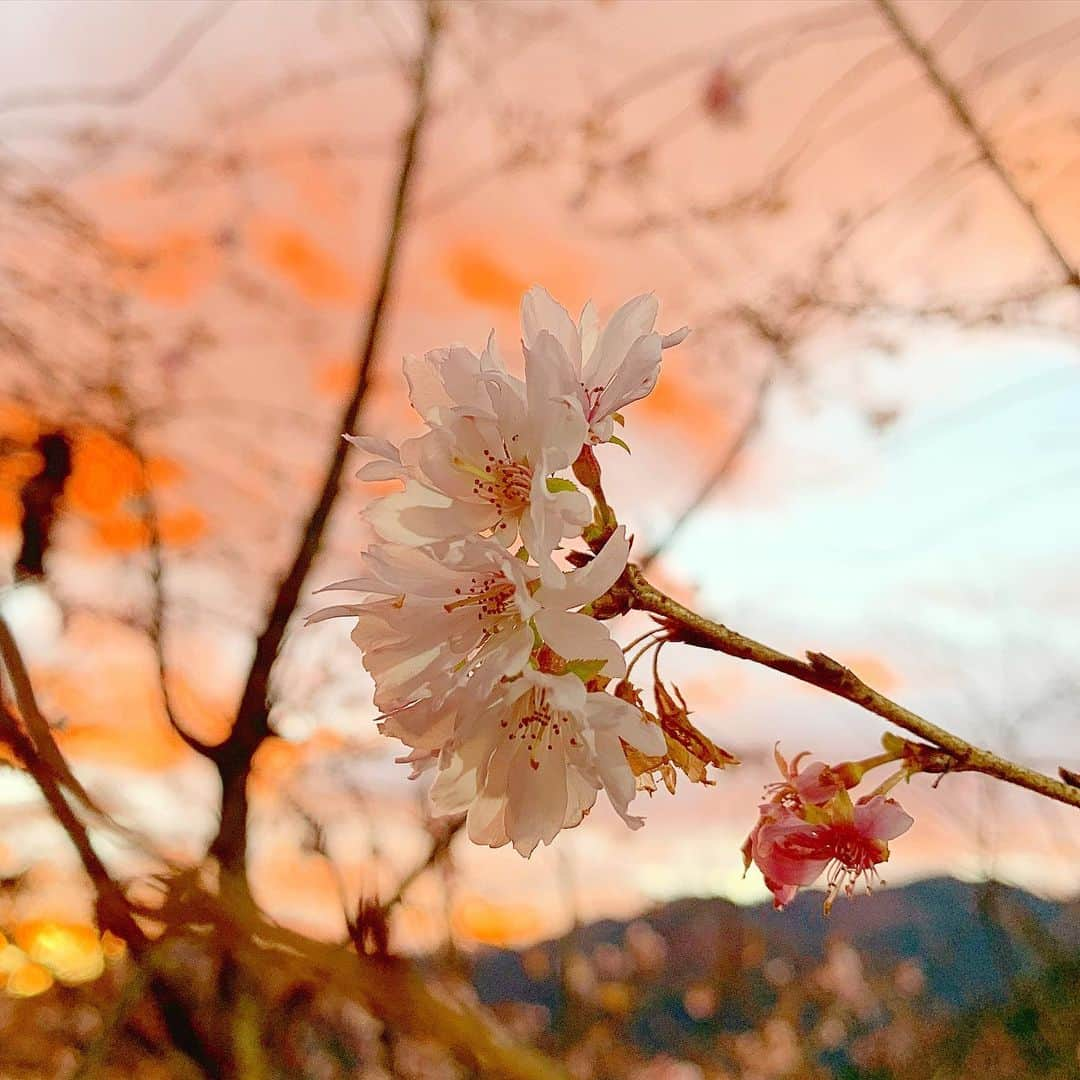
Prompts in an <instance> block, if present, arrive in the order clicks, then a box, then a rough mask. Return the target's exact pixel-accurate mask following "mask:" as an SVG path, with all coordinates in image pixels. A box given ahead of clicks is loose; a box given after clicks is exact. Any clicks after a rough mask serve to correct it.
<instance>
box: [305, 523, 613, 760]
mask: <svg viewBox="0 0 1080 1080" xmlns="http://www.w3.org/2000/svg"><path fill="white" fill-rule="evenodd" d="M629 552H630V542H629V540H628V539H627V536H626V530H625V529H624V528H622V527H620V528H618V529H617V530H616V531H615V532H614V533H613V534H612V536H611V537H610V539H609V540H608V541H607V543H606V544H605V545H604V547H603V548H602V549H601V550H600V552H599V553H598V554H597V555H596V557H595V558H593V559H592V560H591V561H590V562H588V563H587V564H586V565H585V566H582V567H578V568H576V569H574V570H571V571H570V572H569V573H566V574H563V575H560V576H561V577H562V581H561V582H560V583H559V585H558V586H557V587H551V586H547V585H545V584H544V583H543V582H542V580H540V572H539V569H538V568H537V567H534V566H528V565H527V564H526V563H524V562H523V561H522V560H521V559H518V558H516V557H515V556H513V555H510V554H509V553H508V552H507V551H506V549H505V548H503V547H502V546H501V545H500V544H498V543H496V542H495V541H494V540H490V539H484V538H479V537H471V538H468V539H465V540H458V541H451V542H445V543H442V544H439V545H433V546H429V547H421V548H412V547H406V546H403V545H399V544H380V545H376V546H374V547H372V548H370V549H369V550H368V551H366V552H364V553H363V555H361V562H362V563H363V565H364V569H365V570H366V571H367V573H366V574H365V575H364V576H363V577H357V578H351V579H349V580H347V581H339V582H336V583H335V584H333V585H329V586H327V587H326V590H346V591H356V592H360V593H365V594H366V599H364V600H362V601H361V602H360V603H356V604H340V605H336V606H333V607H328V608H323V609H322V610H320V611H317V612H315V613H314V614H313V615H311V616H310V618H309V620H308V621H309V622H320V621H322V620H324V619H330V618H335V617H341V616H344V617H352V618H355V619H356V626H355V628H354V629H353V632H352V640H353V642H354V643H355V644H356V645H357V646H358V647H359V648H360V649H361V651H362V653H363V662H364V666H365V667H366V668H367V670H368V672H369V673H370V675H371V676H372V678H373V679H374V680H375V705H376V706H377V707H378V708H379V709H380V710H382V711H383V712H384V713H388V714H390V713H396V712H397V711H399V710H404V709H408V708H410V707H414V706H416V705H417V703H419V702H427V708H429V709H430V710H431V711H433V712H435V713H438V712H439V710H440V709H442V708H443V707H444V705H445V702H446V699H447V697H448V696H449V695H450V694H451V693H452V692H454V691H455V690H456V689H458V688H460V687H461V686H462V685H464V683H465V682H467V681H472V682H473V683H474V685H473V687H472V693H473V694H474V695H476V694H478V693H479V694H480V695H481V696H482V695H483V694H484V693H487V692H488V691H490V690H491V688H492V687H493V686H494V685H495V683H497V682H498V681H499V680H500V679H502V678H505V677H511V676H515V675H518V674H520V672H521V670H522V668H523V667H524V666H525V665H526V664H527V663H528V662H529V660H530V657H531V656H532V654H533V651H534V650H535V649H536V648H538V647H539V646H540V645H544V646H546V647H547V648H548V649H549V650H551V652H552V653H554V654H555V655H558V656H560V657H563V658H565V659H567V660H572V659H582V660H591V661H598V662H600V663H599V666H597V668H596V673H597V674H603V675H604V676H605V677H608V678H618V677H619V676H620V675H622V673H623V672H624V671H625V661H624V658H623V654H622V650H621V649H620V648H619V647H618V646H617V645H616V644H615V643H614V641H612V639H611V635H610V634H609V633H608V631H607V628H606V627H605V626H604V624H603V623H600V622H598V621H597V620H596V619H592V618H590V617H589V616H587V615H584V614H580V613H578V612H576V611H573V610H572V609H574V608H580V607H582V606H584V605H585V604H588V603H589V602H591V601H592V600H595V599H596V598H597V597H598V596H601V595H603V594H604V593H605V592H607V590H608V589H610V588H611V586H612V585H613V584H614V583H615V581H616V580H617V579H618V577H619V575H620V574H622V572H623V569H624V568H625V567H626V560H627V556H628V555H629ZM326 590H324V591H326ZM422 712H423V710H422V709H417V708H413V710H412V714H411V716H412V721H413V723H414V724H415V722H416V719H417V718H418V717H419V716H420V715H421V713H422ZM447 715H448V714H447ZM442 719H445V715H444V716H443V717H442ZM428 723H429V724H430V721H429V722H428ZM444 726H445V725H440V730H442V727H444ZM441 741H442V739H441V738H439V739H438V740H437V742H436V743H435V744H434V745H439V743H441ZM410 745H412V746H416V745H418V744H417V742H416V741H415V739H414V740H412V741H410Z"/></svg>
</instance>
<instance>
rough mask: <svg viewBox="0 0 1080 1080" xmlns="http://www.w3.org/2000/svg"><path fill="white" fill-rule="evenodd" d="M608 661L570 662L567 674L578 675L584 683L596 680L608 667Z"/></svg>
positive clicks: (568, 662) (567, 663)
mask: <svg viewBox="0 0 1080 1080" xmlns="http://www.w3.org/2000/svg"><path fill="white" fill-rule="evenodd" d="M606 664H607V661H606V660H568V661H567V662H566V674H567V675H576V676H577V677H578V678H579V679H580V680H581V681H582V682H583V683H587V682H588V681H589V680H590V679H595V678H596V676H597V675H599V674H600V672H601V671H603V670H604V667H605V666H606Z"/></svg>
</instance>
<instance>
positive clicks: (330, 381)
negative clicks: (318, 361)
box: [315, 360, 356, 400]
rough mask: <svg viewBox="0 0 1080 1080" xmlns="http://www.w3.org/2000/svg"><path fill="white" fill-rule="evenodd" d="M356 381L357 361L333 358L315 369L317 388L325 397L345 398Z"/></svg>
mask: <svg viewBox="0 0 1080 1080" xmlns="http://www.w3.org/2000/svg"><path fill="white" fill-rule="evenodd" d="M355 383H356V362H355V361H353V360H331V361H330V362H329V363H326V364H322V365H321V366H320V367H318V368H316V370H315V390H316V392H317V393H319V394H323V395H324V396H325V397H330V398H334V399H335V400H336V399H338V398H343V397H344V396H345V395H346V394H349V393H351V392H352V388H353V386H354V385H355Z"/></svg>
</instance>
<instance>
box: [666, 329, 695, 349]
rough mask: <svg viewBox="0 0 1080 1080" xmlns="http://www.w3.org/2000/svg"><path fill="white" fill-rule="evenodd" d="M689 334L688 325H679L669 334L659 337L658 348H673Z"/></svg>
mask: <svg viewBox="0 0 1080 1080" xmlns="http://www.w3.org/2000/svg"><path fill="white" fill-rule="evenodd" d="M689 335H690V327H689V326H680V327H679V329H678V330H672V332H671V333H670V334H664V336H663V337H662V338H661V339H660V348H661V349H673V348H674V347H675V346H676V345H681V344H682V343H683V342H684V341H685V340H686V339H687V337H689Z"/></svg>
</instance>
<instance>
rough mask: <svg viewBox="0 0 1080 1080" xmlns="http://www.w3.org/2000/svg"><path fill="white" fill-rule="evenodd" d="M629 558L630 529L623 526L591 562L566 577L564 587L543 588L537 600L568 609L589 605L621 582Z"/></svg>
mask: <svg viewBox="0 0 1080 1080" xmlns="http://www.w3.org/2000/svg"><path fill="white" fill-rule="evenodd" d="M629 556H630V541H629V540H628V539H627V536H626V527H625V526H624V525H620V526H619V527H618V528H617V529H616V530H615V531H614V532H613V533H612V534H611V536H610V537H609V538H608V541H607V543H606V544H604V546H603V547H602V548H601V549H600V552H599V553H598V554H597V556H596V557H595V558H594V559H593V560H592V561H591V562H589V563H587V564H586V565H585V566H581V567H578V568H577V569H576V570H571V571H570V572H569V573H567V574H564V575H563V580H562V582H561V585H562V587H561V588H556V589H551V588H549V587H548V586H546V585H541V586H540V588H539V589H538V590H537V593H536V599H537V600H539V602H540V603H541V604H544V605H548V606H551V605H558V606H559V607H561V608H564V609H568V608H576V607H581V605H582V604H588V603H589V602H590V601H592V600H595V599H596V598H597V597H598V596H603V595H604V593H606V592H607V591H608V589H610V588H611V586H612V585H614V584H615V582H616V581H618V580H619V578H620V576H621V575H622V572H623V571H624V570H625V569H626V560H627V559H628V558H629Z"/></svg>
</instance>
